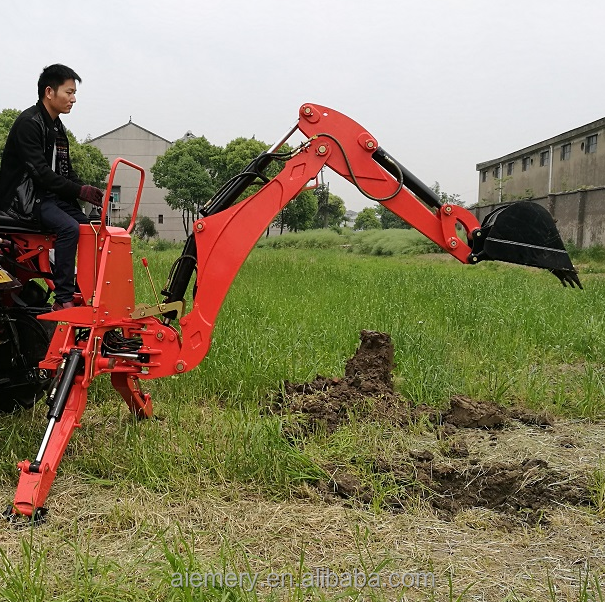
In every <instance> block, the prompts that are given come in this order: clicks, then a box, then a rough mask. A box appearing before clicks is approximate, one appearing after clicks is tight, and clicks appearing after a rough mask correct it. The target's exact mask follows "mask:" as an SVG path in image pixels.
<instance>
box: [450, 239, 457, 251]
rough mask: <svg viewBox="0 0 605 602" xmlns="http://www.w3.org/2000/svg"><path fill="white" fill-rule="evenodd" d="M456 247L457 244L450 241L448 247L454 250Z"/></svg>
mask: <svg viewBox="0 0 605 602" xmlns="http://www.w3.org/2000/svg"><path fill="white" fill-rule="evenodd" d="M457 246H458V243H457V242H456V241H455V240H450V247H451V248H452V249H455V248H456V247H457Z"/></svg>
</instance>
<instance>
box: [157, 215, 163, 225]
mask: <svg viewBox="0 0 605 602" xmlns="http://www.w3.org/2000/svg"><path fill="white" fill-rule="evenodd" d="M163 223H164V216H163V215H162V214H161V213H160V214H159V215H158V224H163Z"/></svg>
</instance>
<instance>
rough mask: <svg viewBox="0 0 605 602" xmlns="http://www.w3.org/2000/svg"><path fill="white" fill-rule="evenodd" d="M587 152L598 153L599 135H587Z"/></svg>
mask: <svg viewBox="0 0 605 602" xmlns="http://www.w3.org/2000/svg"><path fill="white" fill-rule="evenodd" d="M584 152H585V153H596V152H597V135H596V134H593V135H592V136H587V138H586V146H585V147H584Z"/></svg>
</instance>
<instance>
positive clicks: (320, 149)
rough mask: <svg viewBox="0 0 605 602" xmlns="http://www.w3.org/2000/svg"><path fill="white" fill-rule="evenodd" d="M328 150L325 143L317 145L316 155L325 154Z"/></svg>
mask: <svg viewBox="0 0 605 602" xmlns="http://www.w3.org/2000/svg"><path fill="white" fill-rule="evenodd" d="M327 152H328V147H327V146H326V145H325V144H322V145H320V146H318V147H317V154H318V155H325V154H326V153H327Z"/></svg>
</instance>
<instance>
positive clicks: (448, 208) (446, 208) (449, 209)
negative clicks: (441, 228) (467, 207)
mask: <svg viewBox="0 0 605 602" xmlns="http://www.w3.org/2000/svg"><path fill="white" fill-rule="evenodd" d="M443 210H444V211H445V212H446V213H451V212H452V207H451V206H450V205H446V206H445V207H444V208H443Z"/></svg>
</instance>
